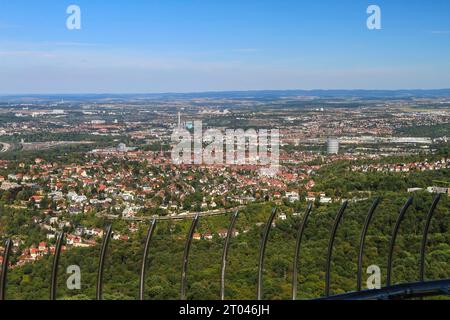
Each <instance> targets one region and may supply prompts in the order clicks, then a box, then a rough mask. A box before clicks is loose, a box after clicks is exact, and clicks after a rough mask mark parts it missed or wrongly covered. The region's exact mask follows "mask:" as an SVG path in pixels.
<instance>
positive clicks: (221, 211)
mask: <svg viewBox="0 0 450 320" xmlns="http://www.w3.org/2000/svg"><path fill="white" fill-rule="evenodd" d="M244 208H245V206H239V207H235V208H231V209H219V210H212V211H206V212H201V213H200V217H213V216H220V215H223V214H227V213H231V212H236V211H237V210H242V209H244ZM98 215H99V216H101V217H105V218H107V219H110V220H115V219H119V216H118V215H111V214H105V213H103V214H102V213H99V214H98ZM196 215H197V213H189V214H185V215H177V216H165V217H159V216H158V217H156V216H155V217H129V218H123V220H126V221H137V222H145V221H150V220H153V219H155V218H156V220H158V221H171V220H172V221H175V220H188V219H189V220H191V219H193V218H194V217H195V216H196Z"/></svg>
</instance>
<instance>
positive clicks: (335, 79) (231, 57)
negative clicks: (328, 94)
mask: <svg viewBox="0 0 450 320" xmlns="http://www.w3.org/2000/svg"><path fill="white" fill-rule="evenodd" d="M71 4H76V5H78V6H80V8H81V12H82V17H81V24H82V29H81V30H72V31H71V30H68V29H67V28H66V19H67V17H68V14H66V9H67V7H68V6H69V5H71ZM371 4H376V5H379V6H380V7H381V10H382V30H375V31H371V30H368V29H367V27H366V20H367V17H368V15H367V13H366V9H367V7H368V6H369V5H371ZM449 87H450V1H448V0H433V1H429V0H383V1H379V0H373V1H365V0H339V1H337V0H316V1H312V0H311V1H301V0H127V1H126V0H113V1H107V0H72V1H65V0H34V1H29V0H14V1H11V0H0V94H12V93H136V92H145V93H151V92H193V91H216V90H219V91H221V90H255V89H416V88H427V89H428V88H449Z"/></svg>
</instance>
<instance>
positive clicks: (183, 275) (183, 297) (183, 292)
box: [180, 214, 200, 300]
mask: <svg viewBox="0 0 450 320" xmlns="http://www.w3.org/2000/svg"><path fill="white" fill-rule="evenodd" d="M199 219H200V214H197V215H196V216H195V217H194V220H192V224H191V228H190V230H189V234H188V236H187V239H186V245H185V247H184V255H183V270H182V271H181V292H180V299H181V300H186V299H187V298H186V285H187V281H186V279H187V269H188V264H189V251H190V250H191V244H192V237H193V236H194V232H195V228H196V227H197V224H198V221H199Z"/></svg>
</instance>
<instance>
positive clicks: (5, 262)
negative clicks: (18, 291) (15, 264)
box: [0, 239, 12, 300]
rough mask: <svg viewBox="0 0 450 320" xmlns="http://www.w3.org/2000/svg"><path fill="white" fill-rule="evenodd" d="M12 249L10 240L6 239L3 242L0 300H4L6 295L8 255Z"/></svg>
mask: <svg viewBox="0 0 450 320" xmlns="http://www.w3.org/2000/svg"><path fill="white" fill-rule="evenodd" d="M11 248H12V240H11V239H7V240H6V241H5V251H4V252H3V264H2V275H1V278H0V281H1V283H0V300H5V295H6V280H7V275H8V264H9V255H10V253H11Z"/></svg>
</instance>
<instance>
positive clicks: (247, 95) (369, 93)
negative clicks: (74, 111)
mask: <svg viewBox="0 0 450 320" xmlns="http://www.w3.org/2000/svg"><path fill="white" fill-rule="evenodd" d="M298 96H302V97H317V98H361V99H383V98H386V99H397V98H402V99H405V98H406V99H407V98H439V97H450V89H433V90H260V91H258V90H255V91H218V92H195V93H148V94H146V93H139V94H107V93H106V94H42V95H40V94H30V95H0V102H3V103H5V102H23V103H26V102H39V101H42V102H44V101H47V102H48V101H51V102H59V101H61V99H64V100H66V101H72V102H73V101H102V100H103V101H115V102H120V101H130V100H161V99H162V100H164V99H193V98H197V99H199V98H200V99H201V98H207V99H212V98H215V99H227V98H228V99H229V98H234V99H276V98H283V97H287V98H289V97H298Z"/></svg>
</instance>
